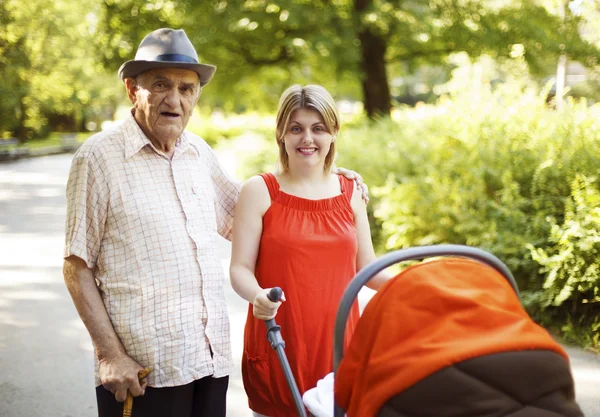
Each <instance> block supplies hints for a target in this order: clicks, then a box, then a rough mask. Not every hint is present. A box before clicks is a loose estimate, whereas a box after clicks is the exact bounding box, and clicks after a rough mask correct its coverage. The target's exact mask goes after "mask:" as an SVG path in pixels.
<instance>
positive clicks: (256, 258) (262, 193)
mask: <svg viewBox="0 0 600 417" xmlns="http://www.w3.org/2000/svg"><path fill="white" fill-rule="evenodd" d="M339 129H340V120H339V115H338V112H337V109H336V107H335V102H334V100H333V98H332V97H331V95H330V94H329V93H328V92H327V90H325V89H324V88H323V87H321V86H318V85H307V86H305V87H301V86H299V85H294V86H292V87H290V88H288V89H287V90H286V91H285V92H284V93H283V95H282V96H281V99H280V101H279V109H278V112H277V129H276V137H277V144H278V146H279V162H280V170H279V172H278V173H276V174H271V173H266V174H261V175H259V176H256V177H252V178H250V179H249V180H248V181H247V182H246V183H245V184H244V186H243V188H242V191H241V194H240V197H239V199H238V202H237V205H236V211H235V216H234V227H233V229H234V231H233V247H232V259H231V267H230V274H231V283H232V286H233V288H234V290H235V291H236V292H237V293H238V294H239V295H240V296H241V297H242V298H244V299H245V300H247V301H248V302H249V303H251V306H249V309H248V318H247V321H246V328H245V334H244V353H243V358H242V375H243V380H244V387H245V389H246V393H247V394H248V399H249V404H250V408H251V409H252V410H253V411H254V413H255V416H269V417H288V416H295V415H296V411H295V408H294V402H293V399H292V396H291V394H290V392H289V388H288V386H287V383H286V380H285V376H284V374H283V371H282V370H281V368H280V365H279V363H278V359H277V356H276V354H275V353H274V351H273V350H272V349H271V347H270V345H269V343H268V342H267V339H266V336H265V325H264V323H263V320H267V319H270V318H273V317H274V316H275V314H277V323H278V324H279V325H281V334H282V337H283V339H284V340H285V341H286V353H287V356H288V359H289V361H290V366H291V368H292V371H293V374H294V377H295V379H296V383H297V384H298V388H299V390H300V393H301V394H302V393H304V392H305V391H306V390H308V389H310V388H312V387H314V386H315V385H316V383H317V381H318V380H319V379H321V378H323V377H324V376H325V375H326V374H328V373H329V372H331V371H332V368H333V365H332V356H333V353H332V351H333V328H334V321H335V315H336V311H337V307H338V304H339V301H340V299H341V297H342V294H343V292H344V289H345V288H346V286H347V284H348V282H349V281H350V280H351V279H352V278H353V277H354V275H355V274H356V271H357V270H358V269H360V268H362V267H363V266H365V265H367V264H368V263H369V262H371V261H372V260H374V259H375V253H374V251H373V245H372V242H371V233H370V229H369V223H368V219H367V212H366V206H365V203H364V202H363V200H362V198H361V195H360V193H359V192H357V190H356V189H355V185H354V182H353V181H352V180H349V179H347V178H345V177H343V176H341V175H336V174H333V173H332V172H331V167H332V164H333V161H334V157H335V147H336V138H337V134H338V132H339ZM386 279H387V275H386V273H385V272H383V273H381V274H379V275H378V276H376V277H375V278H374V279H373V280H371V282H370V285H369V286H370V287H371V288H373V289H377V288H379V286H380V285H381V284H382V283H383V282H384V281H385V280H386ZM275 286H279V287H281V288H282V289H283V290H284V294H285V295H284V298H283V299H282V300H283V301H284V302H285V303H284V304H283V306H281V308H279V307H280V305H281V303H273V302H271V301H270V300H269V299H268V298H267V293H268V291H269V289H270V288H272V287H275ZM357 320H358V307H357V306H354V310H353V311H352V314H351V317H350V319H349V320H348V326H349V329H348V330H349V333H350V334H351V332H352V329H353V328H354V326H355V324H356V322H357Z"/></svg>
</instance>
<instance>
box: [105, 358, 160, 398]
mask: <svg viewBox="0 0 600 417" xmlns="http://www.w3.org/2000/svg"><path fill="white" fill-rule="evenodd" d="M99 362H100V382H101V383H102V386H103V387H104V388H106V389H107V390H109V391H110V392H112V393H113V394H114V395H115V399H116V400H117V401H119V402H123V401H125V399H126V398H127V391H129V392H130V393H131V395H133V396H134V397H139V396H140V395H144V392H145V390H146V386H147V385H148V381H146V379H143V380H142V382H141V383H140V381H139V379H138V372H139V371H141V370H143V369H144V368H143V367H142V366H140V364H139V363H137V362H136V361H134V360H133V359H131V358H130V357H129V356H127V355H125V354H120V355H118V356H115V357H114V358H110V359H100V361H99Z"/></svg>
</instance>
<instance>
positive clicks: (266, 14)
mask: <svg viewBox="0 0 600 417" xmlns="http://www.w3.org/2000/svg"><path fill="white" fill-rule="evenodd" d="M103 10H104V14H103V19H102V22H103V24H102V26H101V31H102V32H103V36H102V37H101V38H100V40H101V42H100V47H101V50H103V51H105V58H106V60H107V61H106V62H107V64H109V65H111V66H112V68H116V67H117V66H118V65H120V63H121V62H122V61H123V59H125V58H129V57H130V56H131V53H132V51H133V50H134V49H135V46H136V45H137V44H138V43H139V41H140V40H141V38H142V37H143V35H145V34H146V33H147V32H149V31H151V30H152V29H155V28H156V27H158V26H161V25H171V26H178V27H179V26H181V27H183V28H185V29H186V31H187V32H188V33H189V34H190V35H191V37H192V40H193V42H194V43H195V44H196V45H198V49H199V50H200V53H201V55H202V58H203V59H205V60H206V61H209V62H212V63H215V64H217V65H218V67H219V68H220V70H219V73H218V77H217V78H216V80H215V85H218V87H217V88H218V91H219V94H218V95H219V96H220V97H222V98H221V100H223V99H224V97H235V98H236V101H237V103H238V105H240V106H244V105H247V104H246V103H244V101H245V99H244V98H245V97H249V99H248V103H253V102H255V101H256V96H257V92H256V91H250V90H251V89H252V88H254V89H255V88H256V87H255V84H254V83H255V82H256V81H258V82H259V83H260V84H261V89H260V90H261V91H259V92H258V93H260V94H258V95H259V96H261V97H264V98H265V99H266V100H268V101H270V102H271V103H273V102H274V101H275V100H276V97H277V96H278V94H279V93H280V92H281V91H282V89H283V87H284V86H285V85H287V84H290V83H292V82H304V81H307V82H308V81H310V82H320V83H324V84H327V85H328V87H330V88H331V89H332V90H333V92H334V94H335V93H337V95H338V96H339V95H340V93H343V94H347V95H348V96H350V97H353V98H360V99H362V100H363V102H364V103H365V109H366V110H367V113H368V114H369V115H370V116H373V115H375V114H377V113H380V114H388V113H389V109H390V108H391V104H392V99H391V93H390V79H393V78H395V77H398V76H400V75H402V74H403V73H406V72H407V71H412V70H414V69H415V68H418V67H419V66H421V65H424V64H435V63H443V62H445V59H446V58H447V57H448V56H449V55H450V54H453V53H455V52H461V51H464V52H467V53H468V54H469V55H471V56H472V57H477V56H479V55H481V54H484V53H486V54H491V55H492V56H493V57H496V58H508V57H510V56H512V55H515V54H522V55H523V56H524V58H525V60H526V62H527V63H528V64H529V66H530V68H531V69H532V70H534V71H537V72H538V73H543V72H544V71H547V69H548V68H551V67H552V66H554V62H555V60H556V58H557V57H558V55H560V54H561V53H562V52H565V53H566V54H567V55H568V56H569V57H570V58H572V59H574V60H579V61H582V62H584V63H585V64H586V65H589V66H594V65H596V64H597V62H598V58H599V57H600V53H599V52H598V49H597V48H596V47H595V46H594V45H593V44H591V43H589V42H587V41H585V40H583V39H582V38H581V36H580V34H579V27H580V23H581V21H582V19H583V17H582V16H575V15H574V14H572V13H568V16H567V18H565V19H561V18H559V17H557V16H556V15H554V14H552V13H550V12H549V11H548V9H547V8H546V7H544V5H542V4H537V3H535V2H531V1H529V0H511V1H497V0H494V1H492V0H430V1H428V2H423V1H417V0H404V1H397V0H396V1H394V0H337V1H328V0H317V1H306V0H285V1H282V0H279V1H271V0H212V1H209V2H206V3H203V6H202V7H198V6H196V4H195V2H194V1H191V0H178V1H167V2H158V3H156V2H142V3H140V2H139V1H133V0H119V1H117V0H106V1H105V3H104V8H103ZM338 81H339V82H338ZM249 85H252V87H248V86H249ZM263 86H264V87H263ZM217 88H214V89H215V90H216V89H217ZM215 100H217V101H218V99H216V98H215Z"/></svg>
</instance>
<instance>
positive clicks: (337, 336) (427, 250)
mask: <svg viewBox="0 0 600 417" xmlns="http://www.w3.org/2000/svg"><path fill="white" fill-rule="evenodd" d="M435 256H460V257H464V258H471V259H474V260H476V261H480V262H482V263H484V264H487V265H489V266H491V267H492V268H494V269H495V270H497V271H498V272H500V273H501V274H502V275H503V276H504V278H506V280H507V281H508V282H509V284H510V285H511V287H512V288H513V290H514V291H515V293H516V294H517V296H518V295H519V289H518V287H517V283H516V281H515V278H514V277H513V276H512V274H511V273H510V270H509V269H508V267H507V266H506V265H504V263H502V261H501V260H500V259H498V258H497V257H495V256H494V255H492V254H491V253H489V252H486V251H483V250H481V249H477V248H473V247H470V246H465V245H430V246H418V247H414V248H408V249H400V250H397V251H394V252H391V253H388V254H387V255H384V256H382V257H380V258H379V259H377V260H375V261H373V262H371V263H370V264H369V265H367V266H365V267H364V268H363V269H361V270H360V271H359V272H358V273H357V274H356V275H355V276H354V278H353V279H352V281H350V284H348V286H347V287H346V290H345V291H344V295H343V296H342V300H341V302H340V306H339V308H338V311H337V315H336V318H335V333H334V337H333V372H334V375H335V374H336V373H337V369H338V367H339V365H340V362H341V361H342V357H343V356H344V336H345V333H346V322H347V320H348V316H349V314H350V310H351V308H352V304H354V301H355V300H356V297H357V296H358V293H359V291H360V290H361V289H362V287H363V286H364V285H365V284H366V283H367V282H368V281H369V280H370V279H371V278H373V277H374V276H375V275H377V273H379V272H381V271H383V270H384V269H385V268H387V267H389V266H391V265H394V264H397V263H400V262H404V261H413V260H419V259H425V258H431V257H435ZM343 413H344V411H343V410H342V408H341V407H339V406H338V405H337V404H335V411H334V415H335V417H338V416H342V415H343Z"/></svg>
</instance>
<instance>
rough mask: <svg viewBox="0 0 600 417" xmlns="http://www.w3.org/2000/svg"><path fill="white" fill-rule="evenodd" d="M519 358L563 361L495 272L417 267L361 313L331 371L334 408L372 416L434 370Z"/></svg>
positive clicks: (478, 266) (436, 264)
mask: <svg viewBox="0 0 600 417" xmlns="http://www.w3.org/2000/svg"><path fill="white" fill-rule="evenodd" d="M526 350H548V351H553V352H556V353H558V354H559V355H560V356H562V357H564V358H565V359H567V360H568V356H567V354H566V352H565V351H564V350H563V349H562V347H561V346H560V345H558V344H557V343H556V342H555V341H554V340H553V339H552V337H551V336H550V335H549V334H548V332H546V330H544V329H543V328H542V327H540V326H538V325H537V324H535V323H534V322H533V321H532V320H531V318H530V317H529V316H528V314H527V313H526V312H525V310H524V309H523V307H522V306H521V303H520V301H519V298H518V296H517V294H515V291H514V290H513V289H512V287H511V286H510V284H509V283H508V282H507V280H506V279H505V278H504V277H503V276H502V275H501V274H500V273H499V272H497V271H496V270H495V269H493V268H491V267H490V266H487V265H485V264H483V263H480V262H477V261H474V260H471V259H464V258H442V259H437V260H433V261H429V262H425V263H421V264H418V265H415V266H412V267H410V268H408V269H406V270H405V271H403V272H401V273H400V274H398V276H396V277H395V278H394V279H392V280H390V281H389V282H388V283H386V285H384V286H383V287H382V288H381V289H380V290H379V291H378V293H377V294H376V295H375V296H374V297H373V299H372V300H371V301H370V302H369V304H368V305H367V307H366V308H365V310H364V313H363V315H362V317H361V319H360V320H359V322H358V325H357V327H356V330H355V332H354V335H353V337H352V340H351V343H350V345H349V347H348V349H347V350H346V352H345V355H344V358H343V360H342V361H341V363H340V366H339V368H338V370H337V374H336V377H335V398H336V402H337V403H338V404H340V405H341V406H342V407H343V408H344V409H345V410H346V412H347V415H348V416H349V417H370V416H375V415H377V413H378V412H379V410H380V409H381V408H382V406H383V405H384V404H385V403H386V401H388V400H389V399H390V398H392V397H394V396H396V395H398V394H399V393H401V392H403V391H404V390H406V389H407V388H409V387H411V386H413V385H414V384H416V383H417V382H419V381H421V380H422V379H424V378H427V377H428V376H430V375H432V374H434V373H436V372H437V371H439V370H441V369H444V368H446V367H448V366H451V365H453V364H456V363H459V362H462V361H465V360H468V359H472V358H476V357H479V356H483V355H489V354H495V353H501V352H511V351H526Z"/></svg>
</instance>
